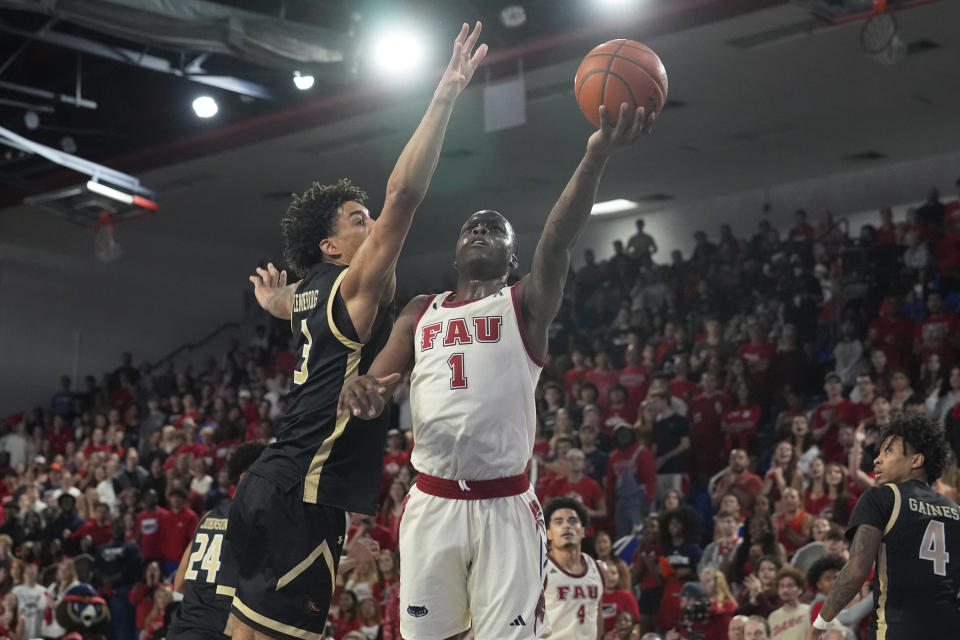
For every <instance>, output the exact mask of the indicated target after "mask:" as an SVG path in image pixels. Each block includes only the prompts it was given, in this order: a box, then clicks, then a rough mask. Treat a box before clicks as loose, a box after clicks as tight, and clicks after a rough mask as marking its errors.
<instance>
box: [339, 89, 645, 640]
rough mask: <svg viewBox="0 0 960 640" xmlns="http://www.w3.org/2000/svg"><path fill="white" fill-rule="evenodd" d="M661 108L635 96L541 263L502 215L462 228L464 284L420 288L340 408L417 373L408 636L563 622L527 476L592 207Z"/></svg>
mask: <svg viewBox="0 0 960 640" xmlns="http://www.w3.org/2000/svg"><path fill="white" fill-rule="evenodd" d="M653 118H654V116H653V115H652V114H651V116H650V117H645V116H644V108H643V107H640V108H638V109H637V110H636V111H635V112H631V111H630V109H629V108H628V105H626V104H624V105H622V107H621V109H620V114H619V119H618V121H617V124H616V125H615V126H612V125H610V124H609V121H608V119H607V113H606V109H604V108H603V107H601V116H600V119H601V122H603V126H602V128H601V129H600V130H599V131H596V132H595V133H594V134H593V135H591V136H590V139H589V140H588V142H587V149H586V152H585V154H584V157H583V159H582V160H581V162H580V165H579V166H578V167H577V170H576V171H575V172H574V174H573V177H572V178H570V181H569V182H568V183H567V186H566V188H565V189H564V190H563V193H562V194H561V195H560V198H559V199H558V200H557V202H556V204H555V205H554V207H553V210H552V211H551V212H550V215H549V216H548V218H547V221H546V224H545V225H544V230H543V234H542V235H541V237H540V242H539V243H538V244H537V248H536V250H535V252H534V255H533V261H532V263H531V266H530V272H529V273H528V274H527V275H526V276H524V277H523V278H521V279H520V281H519V282H518V283H517V284H515V285H513V286H511V287H508V286H507V279H508V277H509V276H510V274H511V273H512V272H513V271H514V270H516V269H517V268H518V266H519V263H520V260H519V258H518V255H517V236H516V234H515V233H514V231H513V227H512V226H511V225H510V223H509V222H508V221H507V219H506V218H504V217H503V216H502V215H500V214H499V213H497V212H496V211H488V210H484V211H478V212H476V213H474V214H473V215H471V216H470V217H469V218H468V219H467V221H466V222H465V223H464V224H463V226H462V227H461V228H460V235H459V238H458V240H457V246H456V262H455V266H456V268H457V288H456V290H455V291H452V292H445V293H443V294H440V295H437V296H426V295H423V296H417V297H416V298H414V299H413V300H412V301H411V302H410V303H409V304H408V305H407V306H406V307H405V308H404V309H403V311H402V312H401V313H400V316H399V317H398V318H397V321H396V323H395V324H394V327H393V331H392V332H391V334H390V338H389V339H388V341H387V344H386V346H385V347H384V349H383V350H382V351H381V352H380V354H379V355H378V356H377V358H376V360H374V362H373V364H372V365H370V369H369V370H368V372H367V375H364V376H358V377H355V378H352V379H351V380H350V381H348V382H347V383H346V384H344V386H343V390H342V391H341V394H340V405H339V410H340V411H349V412H350V413H352V414H353V416H355V417H358V418H364V417H366V418H373V417H375V416H378V415H379V414H380V413H381V412H382V411H383V407H384V405H385V402H386V398H388V397H389V396H390V394H392V392H393V389H394V388H395V386H396V384H397V383H398V382H399V380H400V377H401V372H405V371H407V370H411V369H412V372H411V378H410V385H411V389H410V402H411V408H412V411H413V432H414V441H415V442H416V446H415V447H414V452H413V458H412V463H413V464H414V466H415V467H416V469H417V470H418V472H419V476H418V478H417V483H416V486H415V487H413V488H411V490H410V494H409V496H408V497H407V500H406V506H405V510H404V513H403V519H402V521H401V524H400V557H401V560H402V562H403V571H402V572H401V578H400V633H401V634H402V635H403V637H404V638H406V640H444V639H446V638H457V637H458V636H459V635H460V634H461V633H463V632H464V631H466V630H467V629H469V628H471V627H472V628H473V632H474V635H475V637H476V640H494V639H495V640H526V639H528V638H538V637H542V636H543V634H544V633H546V632H547V630H548V629H549V625H548V624H547V621H546V619H545V615H544V606H545V605H544V596H543V588H544V577H545V576H544V572H545V570H546V567H547V564H548V563H547V557H546V548H545V544H546V543H545V536H546V532H545V525H544V521H543V514H542V512H541V510H540V504H539V502H538V501H537V498H536V496H535V495H534V492H533V489H532V488H531V487H530V482H529V480H528V479H527V476H526V475H525V473H524V471H525V467H526V464H527V461H528V460H529V459H530V457H531V455H532V452H533V439H534V429H535V407H534V396H533V392H534V388H535V386H536V384H537V379H538V378H539V376H540V368H541V366H542V361H543V360H544V358H546V355H547V329H548V327H549V326H550V323H551V322H552V321H553V318H554V316H555V315H556V313H557V311H558V310H559V309H560V303H561V301H562V298H563V286H564V282H565V279H566V276H567V272H568V270H569V267H570V250H571V249H572V247H573V246H574V243H575V242H576V240H577V238H578V237H579V235H580V233H581V232H582V231H583V228H584V226H586V223H587V220H588V219H589V217H590V210H591V208H592V207H593V202H594V200H595V197H596V192H597V186H598V185H599V183H600V177H601V175H602V174H603V169H604V167H605V165H606V163H607V160H608V158H609V157H610V155H611V154H612V153H614V152H616V151H620V150H623V149H626V148H628V147H629V146H631V145H632V144H634V143H635V142H636V141H637V140H639V139H640V137H641V136H642V134H643V133H645V132H646V131H648V130H649V129H650V125H651V124H652V122H653Z"/></svg>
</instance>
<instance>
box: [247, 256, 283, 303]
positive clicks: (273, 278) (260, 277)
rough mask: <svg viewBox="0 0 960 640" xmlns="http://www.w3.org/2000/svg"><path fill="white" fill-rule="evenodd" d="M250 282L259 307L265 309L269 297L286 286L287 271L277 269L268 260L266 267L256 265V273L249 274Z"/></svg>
mask: <svg viewBox="0 0 960 640" xmlns="http://www.w3.org/2000/svg"><path fill="white" fill-rule="evenodd" d="M250 282H252V283H253V295H255V296H256V297H257V302H258V303H260V306H261V307H263V308H264V309H266V308H267V303H268V302H269V301H270V298H272V297H273V295H274V294H276V293H277V291H278V290H280V289H283V288H284V287H285V286H287V272H286V270H284V271H279V270H278V269H277V268H276V267H275V266H273V263H272V262H270V263H267V268H266V269H261V268H260V267H257V273H256V275H252V276H250Z"/></svg>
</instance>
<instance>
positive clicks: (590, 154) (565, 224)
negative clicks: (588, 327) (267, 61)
mask: <svg viewBox="0 0 960 640" xmlns="http://www.w3.org/2000/svg"><path fill="white" fill-rule="evenodd" d="M654 118H655V115H653V114H651V115H650V117H645V116H644V109H643V107H639V108H637V110H636V111H635V112H631V111H630V109H629V107H628V105H627V104H623V105H621V108H620V116H619V120H618V121H617V124H616V126H610V124H609V123H608V122H607V110H606V108H605V107H600V122H601V128H600V129H599V130H598V131H596V132H594V134H593V135H591V136H590V139H589V140H588V141H587V150H586V152H585V153H584V155H583V159H582V160H581V161H580V165H579V166H578V167H577V170H576V171H574V173H573V176H572V177H571V178H570V181H569V182H568V183H567V186H566V187H565V188H564V189H563V193H561V194H560V198H559V199H558V200H557V202H556V204H554V205H553V209H552V210H551V211H550V215H549V216H548V217H547V222H546V224H545V225H544V227H543V233H542V234H541V235H540V241H539V243H537V248H536V250H535V251H534V254H533V262H532V263H531V265H530V273H529V274H527V275H526V276H524V278H523V279H522V280H521V281H520V289H519V292H520V295H521V299H522V300H523V312H524V323H525V324H526V327H527V336H526V337H527V340H528V341H529V343H530V344H531V345H532V346H533V348H534V349H535V350H536V352H537V355H540V356H543V355H545V354H546V351H547V328H548V327H549V326H550V323H551V322H553V318H554V316H556V315H557V311H559V310H560V302H561V301H562V299H563V286H564V283H565V282H566V278H567V271H568V270H569V268H570V251H571V249H573V245H574V244H575V243H576V241H577V238H579V237H580V234H581V233H582V232H583V229H584V227H586V226H587V220H589V218H590V210H591V209H592V208H593V203H594V200H595V199H596V197H597V186H598V185H599V184H600V177H601V176H602V175H603V169H604V167H605V166H606V164H607V159H608V158H609V157H610V156H611V155H612V154H614V153H616V152H617V151H621V150H623V149H626V148H628V147H630V146H631V145H633V144H634V143H636V142H637V140H639V139H640V137H641V136H642V135H643V134H644V133H647V132H648V131H650V127H651V126H652V124H653V120H654Z"/></svg>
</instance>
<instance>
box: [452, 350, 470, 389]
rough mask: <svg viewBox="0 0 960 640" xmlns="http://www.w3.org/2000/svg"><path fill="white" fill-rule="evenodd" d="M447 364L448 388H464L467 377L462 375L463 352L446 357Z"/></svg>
mask: <svg viewBox="0 0 960 640" xmlns="http://www.w3.org/2000/svg"><path fill="white" fill-rule="evenodd" d="M447 366H449V367H450V388H451V389H466V388H467V378H466V376H464V375H463V354H462V353H455V354H453V355H452V356H450V357H449V358H447Z"/></svg>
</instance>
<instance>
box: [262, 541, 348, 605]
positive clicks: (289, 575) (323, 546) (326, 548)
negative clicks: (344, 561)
mask: <svg viewBox="0 0 960 640" xmlns="http://www.w3.org/2000/svg"><path fill="white" fill-rule="evenodd" d="M320 556H323V561H324V562H326V563H327V568H328V569H329V570H330V585H331V586H330V589H331V593H332V592H333V591H332V590H333V589H335V588H336V586H337V578H336V576H335V575H334V572H333V554H332V553H331V552H330V545H329V544H327V541H326V540H324V541H323V542H321V543H320V545H319V546H318V547H317V548H316V549H314V550H313V551H311V552H310V555H308V556H307V557H306V558H304V559H303V560H301V561H300V563H299V564H298V565H297V566H295V567H294V568H293V569H290V571H287V572H286V573H285V574H284V575H283V576H282V577H281V578H280V579H279V580H277V588H276V591H279V590H280V589H282V588H283V587H285V586H287V585H288V584H290V583H291V582H293V580H294V578H296V577H297V576H299V575H300V574H301V573H303V572H304V571H306V570H307V567H309V566H310V565H312V564H313V563H314V562H316V561H317V558H319V557H320Z"/></svg>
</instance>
